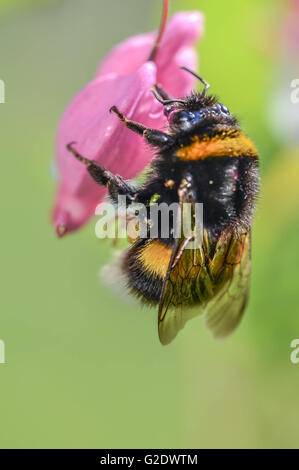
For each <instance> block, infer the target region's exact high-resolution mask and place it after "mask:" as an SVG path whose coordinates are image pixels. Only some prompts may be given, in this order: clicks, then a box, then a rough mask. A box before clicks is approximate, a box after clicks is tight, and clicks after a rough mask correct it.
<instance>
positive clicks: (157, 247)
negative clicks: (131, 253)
mask: <svg viewBox="0 0 299 470" xmlns="http://www.w3.org/2000/svg"><path fill="white" fill-rule="evenodd" d="M171 252H172V249H171V247H168V246H166V245H165V244H164V243H162V242H160V241H158V240H155V241H152V242H150V243H148V244H147V245H146V246H145V247H144V248H143V249H142V251H140V254H139V255H138V260H139V261H140V262H141V264H142V266H143V267H144V269H145V270H146V271H147V272H149V273H150V274H155V275H156V276H159V277H161V278H163V279H164V277H165V276H166V273H167V268H168V265H169V262H170V258H171Z"/></svg>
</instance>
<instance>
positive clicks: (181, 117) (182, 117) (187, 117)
mask: <svg viewBox="0 0 299 470" xmlns="http://www.w3.org/2000/svg"><path fill="white" fill-rule="evenodd" d="M194 117H195V116H194V114H193V113H188V112H187V111H181V112H179V113H176V115H175V116H174V119H175V122H177V123H181V122H186V121H192V119H194Z"/></svg>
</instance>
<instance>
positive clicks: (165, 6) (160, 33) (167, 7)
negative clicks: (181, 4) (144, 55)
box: [148, 0, 169, 61]
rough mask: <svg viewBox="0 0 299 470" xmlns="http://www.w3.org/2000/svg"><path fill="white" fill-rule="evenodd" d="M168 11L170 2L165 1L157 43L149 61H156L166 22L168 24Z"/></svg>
mask: <svg viewBox="0 0 299 470" xmlns="http://www.w3.org/2000/svg"><path fill="white" fill-rule="evenodd" d="M168 9H169V0H163V12H162V18H161V23H160V27H159V31H158V35H157V38H156V41H155V43H154V46H153V48H152V51H151V53H150V56H149V58H148V60H149V61H154V60H155V58H156V55H157V52H158V49H159V45H160V42H161V39H162V36H163V33H164V30H165V26H166V22H167V16H168Z"/></svg>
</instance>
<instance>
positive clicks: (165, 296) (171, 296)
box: [158, 240, 204, 345]
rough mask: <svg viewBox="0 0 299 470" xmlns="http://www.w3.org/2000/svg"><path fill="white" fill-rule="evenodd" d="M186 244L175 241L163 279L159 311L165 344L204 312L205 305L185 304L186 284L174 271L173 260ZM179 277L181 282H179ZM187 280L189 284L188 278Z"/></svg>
mask: <svg viewBox="0 0 299 470" xmlns="http://www.w3.org/2000/svg"><path fill="white" fill-rule="evenodd" d="M184 246H185V240H178V241H177V242H176V243H175V245H174V247H173V251H172V256H171V260H170V263H169V266H168V271H167V275H166V277H165V279H164V281H163V286H162V293H161V297H160V302H159V312H158V332H159V339H160V341H161V343H162V344H163V345H166V344H169V343H170V342H171V341H172V340H173V339H174V338H175V337H176V335H177V334H178V332H179V331H180V330H181V329H182V328H184V326H185V324H186V322H187V321H188V320H190V319H191V318H194V317H196V316H198V315H199V314H201V313H203V312H204V308H203V305H202V306H200V305H198V306H197V308H188V307H187V306H186V305H183V299H184V300H186V296H187V297H188V293H187V292H186V284H184V280H183V279H182V278H180V275H179V274H178V272H176V273H175V272H173V261H174V260H175V258H176V256H177V254H178V253H179V252H180V251H181V250H182V249H184ZM190 267H192V266H190ZM196 269H198V268H196ZM179 278H180V281H181V282H180V283H178V280H179ZM186 281H187V284H188V278H186ZM179 285H180V287H178V286H179Z"/></svg>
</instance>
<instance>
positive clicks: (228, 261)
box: [205, 234, 251, 338]
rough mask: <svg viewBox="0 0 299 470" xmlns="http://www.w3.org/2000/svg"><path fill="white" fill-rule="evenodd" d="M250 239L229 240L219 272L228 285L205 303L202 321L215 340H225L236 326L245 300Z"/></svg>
mask: <svg viewBox="0 0 299 470" xmlns="http://www.w3.org/2000/svg"><path fill="white" fill-rule="evenodd" d="M250 255H251V236H250V234H244V235H243V237H242V239H241V241H240V239H232V241H231V244H230V249H229V250H228V252H227V255H226V257H225V262H224V267H223V271H222V274H221V275H222V276H223V278H224V279H225V278H227V282H226V283H224V286H223V287H222V289H221V290H220V292H219V293H218V294H217V295H216V296H215V297H214V298H213V299H212V300H211V301H210V302H209V303H208V304H207V307H206V309H205V314H206V316H205V319H206V325H207V327H208V328H209V329H210V330H211V331H212V333H213V336H214V337H215V338H225V337H226V336H228V335H229V334H230V333H231V332H232V331H233V330H234V329H235V328H236V326H237V325H238V323H239V322H240V319H241V317H242V314H243V312H244V309H245V307H246V304H247V300H248V292H249V278H250V264H251V259H250Z"/></svg>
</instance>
